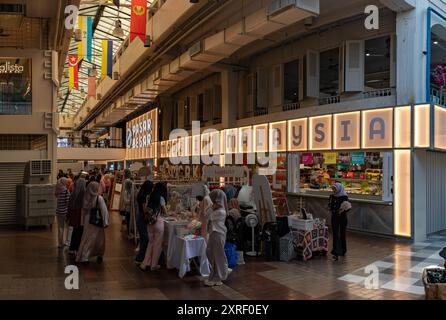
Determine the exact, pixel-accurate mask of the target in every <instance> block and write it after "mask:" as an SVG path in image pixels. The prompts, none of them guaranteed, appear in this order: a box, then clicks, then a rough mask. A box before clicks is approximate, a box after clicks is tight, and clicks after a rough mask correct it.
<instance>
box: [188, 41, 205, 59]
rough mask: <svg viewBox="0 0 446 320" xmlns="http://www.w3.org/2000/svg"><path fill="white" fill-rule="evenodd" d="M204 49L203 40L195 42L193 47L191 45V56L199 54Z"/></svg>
mask: <svg viewBox="0 0 446 320" xmlns="http://www.w3.org/2000/svg"><path fill="white" fill-rule="evenodd" d="M202 49H203V45H202V42H201V41H198V42H197V43H195V44H194V45H193V46H192V47H190V49H189V55H190V56H191V57H194V56H196V55H197V54H200V53H201V52H202Z"/></svg>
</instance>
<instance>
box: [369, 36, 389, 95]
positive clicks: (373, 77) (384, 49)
mask: <svg viewBox="0 0 446 320" xmlns="http://www.w3.org/2000/svg"><path fill="white" fill-rule="evenodd" d="M390 53H391V37H390V36H386V37H380V38H375V39H371V40H367V41H365V68H364V86H365V90H364V91H372V90H379V89H386V88H390V65H391V60H390V59H391V57H390Z"/></svg>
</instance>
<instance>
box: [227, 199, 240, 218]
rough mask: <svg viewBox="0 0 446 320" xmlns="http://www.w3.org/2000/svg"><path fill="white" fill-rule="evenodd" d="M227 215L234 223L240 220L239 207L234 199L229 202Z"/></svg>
mask: <svg viewBox="0 0 446 320" xmlns="http://www.w3.org/2000/svg"><path fill="white" fill-rule="evenodd" d="M229 215H230V216H231V217H232V218H233V219H234V221H237V220H238V219H240V218H241V214H240V205H239V203H238V200H237V199H236V198H232V199H231V200H230V201H229Z"/></svg>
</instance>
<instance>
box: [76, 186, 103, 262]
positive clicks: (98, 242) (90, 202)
mask: <svg viewBox="0 0 446 320" xmlns="http://www.w3.org/2000/svg"><path fill="white" fill-rule="evenodd" d="M98 192H99V183H97V182H96V181H93V182H90V183H89V184H88V187H87V191H86V193H85V196H84V206H83V207H84V209H86V210H88V214H87V215H85V217H84V219H85V218H86V219H87V220H86V221H85V222H84V233H83V235H82V240H81V244H80V246H79V250H78V252H77V255H76V262H84V263H85V262H88V261H89V259H90V258H92V257H97V261H98V263H100V262H102V259H103V256H104V253H105V228H107V227H108V225H109V215H108V210H107V206H106V205H105V201H104V198H102V196H100V195H99V194H98ZM95 208H99V210H100V213H101V215H102V219H103V222H104V223H103V225H102V226H96V225H93V224H91V223H90V214H91V211H92V209H95Z"/></svg>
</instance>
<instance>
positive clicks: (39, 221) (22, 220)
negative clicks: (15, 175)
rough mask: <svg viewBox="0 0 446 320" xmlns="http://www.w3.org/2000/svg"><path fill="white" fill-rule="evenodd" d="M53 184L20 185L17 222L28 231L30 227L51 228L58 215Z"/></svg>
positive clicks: (18, 187) (18, 189) (17, 190)
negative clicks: (44, 226) (43, 226)
mask: <svg viewBox="0 0 446 320" xmlns="http://www.w3.org/2000/svg"><path fill="white" fill-rule="evenodd" d="M54 189H55V188H54V185H52V184H37V185H36V184H19V185H17V187H16V192H17V221H18V223H19V224H20V225H22V226H24V227H25V229H26V230H28V227H30V226H42V225H46V226H51V225H52V224H53V223H54V217H55V215H56V197H55V196H54Z"/></svg>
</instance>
